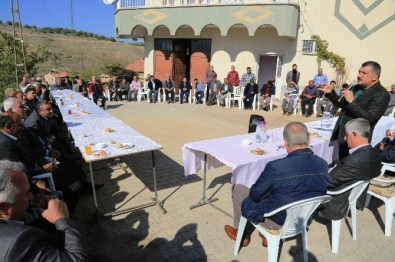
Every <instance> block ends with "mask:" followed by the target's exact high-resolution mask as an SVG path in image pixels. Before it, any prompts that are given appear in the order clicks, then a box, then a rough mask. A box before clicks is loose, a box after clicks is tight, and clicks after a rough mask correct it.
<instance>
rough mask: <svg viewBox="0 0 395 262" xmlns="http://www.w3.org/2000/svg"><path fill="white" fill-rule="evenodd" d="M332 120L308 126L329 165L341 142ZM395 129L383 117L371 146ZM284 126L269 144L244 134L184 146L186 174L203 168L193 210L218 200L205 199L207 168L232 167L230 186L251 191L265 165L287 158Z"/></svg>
mask: <svg viewBox="0 0 395 262" xmlns="http://www.w3.org/2000/svg"><path fill="white" fill-rule="evenodd" d="M336 120H337V119H336V118H335V119H333V124H332V127H331V128H329V129H322V128H321V127H320V121H314V122H308V123H305V125H306V126H307V128H308V129H309V131H310V132H311V134H312V135H311V138H310V148H311V149H312V151H313V152H314V154H315V155H317V156H319V157H321V158H323V159H324V160H325V161H326V162H327V163H328V164H330V163H332V162H333V161H335V160H337V158H338V155H339V154H338V150H339V149H338V143H337V141H330V137H331V134H332V131H333V127H334V125H335V123H336ZM393 128H395V119H394V118H392V117H382V118H381V119H380V121H379V122H378V123H377V125H376V127H375V129H374V132H373V136H372V143H371V144H372V145H376V144H377V143H379V142H380V141H381V139H382V137H383V136H384V133H385V130H386V129H393ZM283 129H284V128H283V127H280V128H276V129H271V130H269V131H268V137H269V139H268V141H267V142H265V143H259V144H258V143H256V142H255V133H250V134H243V135H237V136H231V137H224V138H216V139H210V140H202V141H197V142H192V143H187V144H184V145H183V147H182V154H183V163H184V175H185V176H189V175H193V174H197V173H198V172H199V170H201V169H203V170H204V173H203V195H202V197H201V199H200V200H199V201H198V203H197V204H196V205H192V206H191V207H190V209H193V208H196V207H199V206H202V205H205V204H209V203H211V202H214V201H216V200H217V199H210V198H207V196H206V176H207V169H213V168H218V167H221V166H223V165H226V166H229V167H231V168H232V177H231V183H232V185H235V184H242V185H245V186H247V187H248V188H250V187H251V186H252V185H253V184H254V183H255V181H256V180H257V179H258V178H259V176H260V174H261V173H262V171H263V170H264V168H265V166H266V164H267V163H268V162H270V161H272V160H276V159H280V158H284V157H285V156H287V155H288V153H287V152H286V150H285V148H283V147H282V145H283V143H284V142H283V136H282V132H283ZM243 139H249V140H250V141H252V144H251V145H248V146H245V145H243V143H242V140H243ZM256 148H261V149H263V150H265V152H266V153H265V154H264V155H255V154H253V153H252V151H253V150H254V149H256Z"/></svg>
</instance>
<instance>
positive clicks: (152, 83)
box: [147, 75, 162, 103]
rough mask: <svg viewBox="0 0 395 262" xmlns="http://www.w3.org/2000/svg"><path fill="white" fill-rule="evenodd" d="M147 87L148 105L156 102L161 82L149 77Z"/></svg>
mask: <svg viewBox="0 0 395 262" xmlns="http://www.w3.org/2000/svg"><path fill="white" fill-rule="evenodd" d="M147 86H148V89H149V93H148V97H149V102H150V103H156V102H158V95H159V89H161V88H162V81H160V80H158V79H156V78H155V77H154V76H153V75H150V77H149V81H148V85H147Z"/></svg>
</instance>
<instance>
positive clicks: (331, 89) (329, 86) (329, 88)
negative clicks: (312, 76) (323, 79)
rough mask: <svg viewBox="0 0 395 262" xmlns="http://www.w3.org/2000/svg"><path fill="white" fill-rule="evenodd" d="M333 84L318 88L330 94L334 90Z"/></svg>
mask: <svg viewBox="0 0 395 262" xmlns="http://www.w3.org/2000/svg"><path fill="white" fill-rule="evenodd" d="M333 88H334V87H333V86H332V85H325V86H324V87H322V88H318V90H321V91H322V92H324V93H325V94H330V93H332V91H333Z"/></svg>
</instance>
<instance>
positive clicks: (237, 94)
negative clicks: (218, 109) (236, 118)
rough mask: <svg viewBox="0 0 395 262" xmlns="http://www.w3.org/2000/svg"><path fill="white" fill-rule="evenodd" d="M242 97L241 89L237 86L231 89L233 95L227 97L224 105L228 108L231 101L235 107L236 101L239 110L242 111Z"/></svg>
mask: <svg viewBox="0 0 395 262" xmlns="http://www.w3.org/2000/svg"><path fill="white" fill-rule="evenodd" d="M242 97H243V87H242V86H238V87H235V88H234V89H233V93H231V94H230V96H228V102H227V103H226V104H227V105H228V108H230V106H231V105H232V101H233V106H235V104H234V103H235V101H237V103H238V106H239V109H242V105H241V103H242Z"/></svg>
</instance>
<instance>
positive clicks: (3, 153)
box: [0, 132, 25, 162]
mask: <svg viewBox="0 0 395 262" xmlns="http://www.w3.org/2000/svg"><path fill="white" fill-rule="evenodd" d="M4 159H6V160H10V161H14V162H24V159H25V158H24V154H23V152H22V150H21V148H20V147H19V146H18V143H17V142H16V141H15V140H13V139H11V138H10V137H8V136H7V135H5V134H4V133H3V132H0V160H4Z"/></svg>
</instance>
